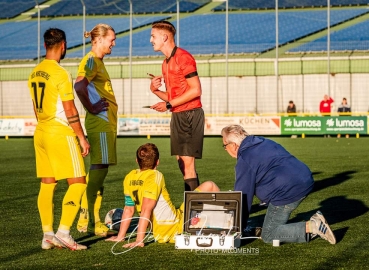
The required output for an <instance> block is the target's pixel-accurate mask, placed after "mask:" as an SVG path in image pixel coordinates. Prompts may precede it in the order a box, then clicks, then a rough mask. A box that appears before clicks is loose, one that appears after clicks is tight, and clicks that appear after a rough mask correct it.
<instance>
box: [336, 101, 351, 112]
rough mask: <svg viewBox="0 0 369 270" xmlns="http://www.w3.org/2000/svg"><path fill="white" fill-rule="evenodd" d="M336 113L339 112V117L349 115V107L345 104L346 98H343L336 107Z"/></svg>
mask: <svg viewBox="0 0 369 270" xmlns="http://www.w3.org/2000/svg"><path fill="white" fill-rule="evenodd" d="M337 112H339V113H340V115H348V114H349V113H351V107H350V105H349V104H348V103H347V99H346V98H343V99H342V103H341V104H340V106H338V110H337ZM341 113H343V114H341Z"/></svg>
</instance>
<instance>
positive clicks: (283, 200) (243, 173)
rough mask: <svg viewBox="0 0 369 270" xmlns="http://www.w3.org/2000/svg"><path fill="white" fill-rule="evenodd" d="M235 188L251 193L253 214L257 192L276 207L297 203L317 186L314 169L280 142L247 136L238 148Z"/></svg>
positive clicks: (248, 195) (249, 200) (246, 193)
mask: <svg viewBox="0 0 369 270" xmlns="http://www.w3.org/2000/svg"><path fill="white" fill-rule="evenodd" d="M235 171H236V182H235V185H234V190H236V191H242V193H243V194H244V195H246V196H247V206H248V209H249V213H250V210H251V205H252V199H253V197H254V195H255V196H256V197H258V198H259V200H261V201H262V202H266V203H271V204H273V205H275V206H280V205H286V204H290V203H293V202H295V201H297V200H299V199H301V198H303V197H304V196H306V195H308V194H309V193H310V192H311V190H312V189H313V187H314V179H313V177H312V174H311V171H310V169H309V168H308V167H307V166H306V165H305V164H304V163H302V162H301V161H300V160H298V159H297V158H295V157H294V156H293V155H291V154H290V153H289V152H287V150H286V149H284V148H283V147H282V146H281V145H279V144H278V143H276V142H274V141H272V140H268V139H265V138H263V137H257V136H247V137H246V138H245V139H244V140H243V141H242V143H241V145H240V148H239V149H238V155H237V164H236V167H235Z"/></svg>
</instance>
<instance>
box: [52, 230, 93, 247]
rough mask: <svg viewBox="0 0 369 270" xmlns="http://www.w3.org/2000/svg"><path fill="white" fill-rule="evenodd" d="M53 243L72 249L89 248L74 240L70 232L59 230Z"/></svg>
mask: <svg viewBox="0 0 369 270" xmlns="http://www.w3.org/2000/svg"><path fill="white" fill-rule="evenodd" d="M53 244H54V245H55V246H56V247H60V248H69V249H70V250H83V249H87V247H86V246H84V245H80V244H78V243H77V242H76V241H74V239H73V237H72V236H71V235H70V234H65V233H61V232H57V233H56V234H55V236H54V239H53Z"/></svg>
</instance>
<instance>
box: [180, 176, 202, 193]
mask: <svg viewBox="0 0 369 270" xmlns="http://www.w3.org/2000/svg"><path fill="white" fill-rule="evenodd" d="M199 184H200V183H199V179H198V178H197V177H196V178H188V179H185V180H184V186H185V191H194V190H195V189H196V188H197V187H198V186H199Z"/></svg>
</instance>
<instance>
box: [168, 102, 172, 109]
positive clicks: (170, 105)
mask: <svg viewBox="0 0 369 270" xmlns="http://www.w3.org/2000/svg"><path fill="white" fill-rule="evenodd" d="M171 108H172V104H170V102H169V101H167V109H168V110H170V109H171Z"/></svg>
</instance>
